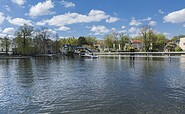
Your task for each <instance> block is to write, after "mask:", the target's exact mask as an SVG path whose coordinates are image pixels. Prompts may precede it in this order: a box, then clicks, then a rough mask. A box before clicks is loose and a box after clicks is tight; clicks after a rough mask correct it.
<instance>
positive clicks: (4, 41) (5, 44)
mask: <svg viewBox="0 0 185 114" xmlns="http://www.w3.org/2000/svg"><path fill="white" fill-rule="evenodd" d="M10 44H11V42H10V39H9V37H8V35H7V36H5V37H4V38H2V39H1V44H0V45H1V47H2V48H4V49H5V52H6V55H8V51H9V48H10Z"/></svg>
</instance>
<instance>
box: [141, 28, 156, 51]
mask: <svg viewBox="0 0 185 114" xmlns="http://www.w3.org/2000/svg"><path fill="white" fill-rule="evenodd" d="M140 37H141V39H142V42H143V45H144V49H145V51H146V52H148V51H149V50H150V48H151V45H152V40H153V38H154V33H153V31H152V29H151V28H150V27H149V26H144V27H142V28H141V29H140Z"/></svg>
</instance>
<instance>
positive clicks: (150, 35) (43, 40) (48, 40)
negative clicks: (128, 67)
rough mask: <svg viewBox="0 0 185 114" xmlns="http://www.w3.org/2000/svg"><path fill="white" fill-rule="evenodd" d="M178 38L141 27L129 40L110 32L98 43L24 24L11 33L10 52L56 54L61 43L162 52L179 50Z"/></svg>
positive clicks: (6, 45) (7, 43)
mask: <svg viewBox="0 0 185 114" xmlns="http://www.w3.org/2000/svg"><path fill="white" fill-rule="evenodd" d="M182 37H185V35H179V36H174V37H173V38H172V39H171V40H169V39H167V38H166V37H165V36H164V35H163V34H159V33H155V32H154V31H153V30H152V28H150V27H148V26H144V27H142V28H141V29H140V31H139V36H138V37H134V38H131V37H130V36H128V35H126V34H124V33H116V32H113V33H111V34H108V35H106V36H105V37H104V39H103V40H102V42H100V40H97V38H96V37H90V36H88V37H86V36H80V37H79V38H74V37H69V38H59V35H58V34H57V33H52V31H51V30H50V29H48V28H47V27H41V28H39V29H36V30H34V27H32V26H29V25H26V24H25V25H23V26H20V27H19V28H18V29H17V30H16V31H15V33H14V39H13V45H14V48H13V52H14V54H19V55H35V54H47V53H60V48H61V47H62V46H63V45H64V44H70V45H73V46H84V45H85V46H86V47H89V48H94V49H95V45H96V44H99V45H101V48H102V49H108V51H117V50H118V49H119V51H129V50H130V48H131V47H133V46H132V40H139V41H141V43H142V46H143V48H142V49H141V50H138V51H164V49H168V50H169V51H181V48H180V47H179V46H178V45H176V43H175V42H177V41H179V40H180V38H182ZM0 39H1V44H0V45H1V47H3V48H4V49H5V53H6V54H8V51H9V48H10V45H11V40H10V38H9V37H8V35H7V36H5V37H4V38H0ZM48 48H50V49H52V52H48V50H47V49H48ZM1 51H2V50H1Z"/></svg>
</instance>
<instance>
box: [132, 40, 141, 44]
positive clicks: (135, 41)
mask: <svg viewBox="0 0 185 114" xmlns="http://www.w3.org/2000/svg"><path fill="white" fill-rule="evenodd" d="M132 43H141V41H140V40H132Z"/></svg>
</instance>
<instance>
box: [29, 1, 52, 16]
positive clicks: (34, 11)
mask: <svg viewBox="0 0 185 114" xmlns="http://www.w3.org/2000/svg"><path fill="white" fill-rule="evenodd" d="M52 8H54V4H53V3H52V1H51V0H46V1H45V2H39V3H38V4H37V5H35V6H32V7H31V8H30V10H29V14H28V15H29V16H30V17H37V16H42V15H49V14H52V13H53V12H51V11H50V9H52Z"/></svg>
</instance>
